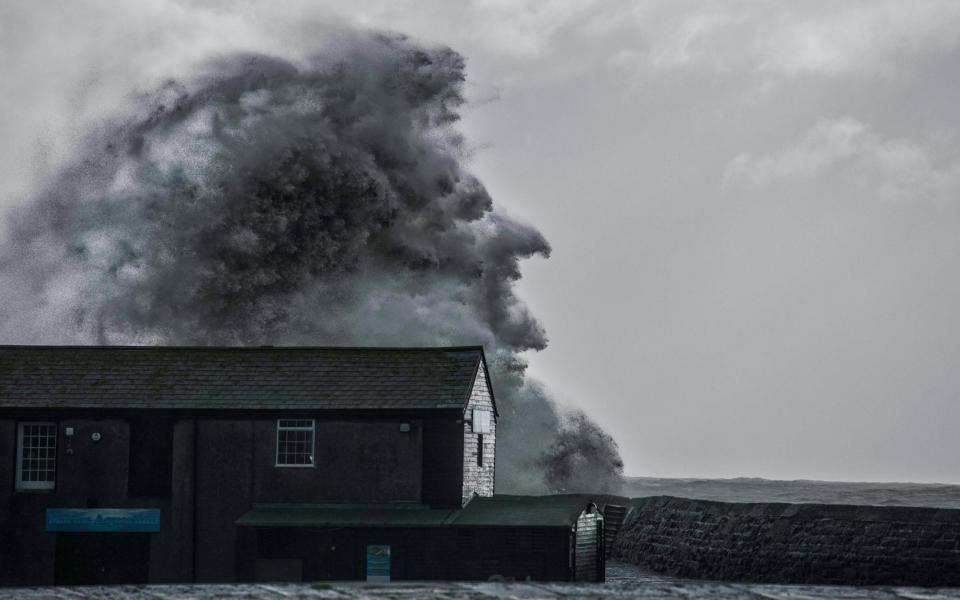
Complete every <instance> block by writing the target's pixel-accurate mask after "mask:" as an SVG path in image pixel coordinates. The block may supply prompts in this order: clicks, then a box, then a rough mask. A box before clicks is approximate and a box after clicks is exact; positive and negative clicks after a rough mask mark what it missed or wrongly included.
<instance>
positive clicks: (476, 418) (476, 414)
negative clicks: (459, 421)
mask: <svg viewBox="0 0 960 600" xmlns="http://www.w3.org/2000/svg"><path fill="white" fill-rule="evenodd" d="M473 432H474V433H490V411H489V410H484V409H482V408H475V409H473Z"/></svg>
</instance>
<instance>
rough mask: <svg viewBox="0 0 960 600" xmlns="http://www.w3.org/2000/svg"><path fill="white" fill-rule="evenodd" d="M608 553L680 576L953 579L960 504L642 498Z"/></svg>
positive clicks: (957, 570)
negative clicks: (912, 505) (930, 505)
mask: <svg viewBox="0 0 960 600" xmlns="http://www.w3.org/2000/svg"><path fill="white" fill-rule="evenodd" d="M612 552H613V556H614V557H616V558H618V559H621V560H625V561H628V562H631V563H633V564H636V565H640V566H642V567H644V568H648V569H652V570H654V571H657V572H661V573H666V574H670V575H674V576H678V577H685V578H696V579H713V580H724V581H745V582H771V583H804V584H807V583H822V584H848V585H920V586H957V585H960V510H953V509H936V508H910V507H876V506H841V505H821V504H739V503H737V504H733V503H723V502H709V501H704V500H689V499H683V498H672V497H655V498H645V499H642V500H639V501H638V502H637V504H636V507H635V508H634V510H633V511H632V512H631V513H630V515H629V516H628V517H627V520H626V522H625V523H624V525H623V529H622V530H621V533H620V535H619V536H618V538H617V540H616V542H615V543H614V546H613V549H612Z"/></svg>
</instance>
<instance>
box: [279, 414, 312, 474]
mask: <svg viewBox="0 0 960 600" xmlns="http://www.w3.org/2000/svg"><path fill="white" fill-rule="evenodd" d="M277 466H278V467H312V466H313V419H278V420H277Z"/></svg>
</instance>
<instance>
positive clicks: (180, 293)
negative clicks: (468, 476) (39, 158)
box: [0, 34, 619, 491]
mask: <svg viewBox="0 0 960 600" xmlns="http://www.w3.org/2000/svg"><path fill="white" fill-rule="evenodd" d="M463 80H464V63H463V59H462V58H461V57H460V56H459V55H458V54H457V53H455V52H453V51H452V50H450V49H447V48H422V47H420V46H417V45H415V44H413V43H410V42H409V41H407V40H406V39H405V38H402V37H398V36H385V35H377V36H370V35H358V34H344V35H340V36H337V38H336V40H335V43H332V44H330V45H328V46H327V47H326V48H324V50H323V51H322V52H319V53H317V54H316V55H315V56H314V57H312V58H309V59H306V60H303V61H299V62H292V61H286V60H281V59H278V58H273V57H266V56H254V55H244V56H231V57H222V58H219V59H217V60H216V61H214V62H211V63H209V64H208V65H206V67H205V68H204V69H203V70H202V71H201V72H200V74H199V75H197V76H195V77H192V78H187V79H184V80H182V81H176V82H170V83H168V84H167V85H165V86H163V87H162V88H161V89H160V90H159V91H158V92H156V93H155V94H151V95H149V96H146V97H141V98H139V99H138V101H137V102H136V103H135V106H134V108H133V109H132V110H131V114H129V115H126V116H125V117H123V118H118V119H116V120H115V121H114V122H110V123H106V124H105V125H104V126H103V127H101V129H100V130H99V131H97V132H95V133H94V134H91V136H90V140H89V142H88V143H87V144H86V147H85V148H84V150H83V152H82V153H81V155H80V156H79V157H78V159H77V160H76V162H75V163H74V164H73V165H72V166H70V167H68V168H66V169H65V170H63V172H62V173H61V174H60V175H59V176H58V177H57V178H56V179H55V180H54V181H52V182H51V184H50V186H49V187H48V188H47V189H46V191H45V192H44V193H42V194H41V195H39V196H38V197H37V198H36V199H35V200H34V201H33V202H31V203H28V204H27V205H26V206H24V207H23V208H21V209H20V210H18V211H17V213H16V214H15V215H14V218H13V226H12V229H11V232H10V235H9V238H8V239H7V240H6V242H5V243H4V247H3V249H2V253H0V277H2V283H3V286H2V290H0V301H2V302H3V306H4V307H5V314H3V315H2V321H0V328H2V333H3V335H4V338H5V339H6V340H7V341H19V342H50V343H65V342H73V343H93V342H99V343H171V344H228V345H233V344H263V343H270V344H331V345H332V344H353V345H366V344H368V345H385V344H394V345H441V344H467V343H478V342H479V343H483V344H484V345H485V346H486V347H487V349H488V352H489V357H490V363H491V370H493V371H494V378H493V380H494V382H496V385H497V389H496V393H497V394H498V398H499V400H500V407H501V411H502V412H503V413H504V414H505V416H506V418H505V419H504V420H503V426H502V428H501V430H500V441H501V443H502V446H501V448H502V451H501V454H500V455H501V462H500V464H499V465H498V469H497V473H498V480H499V482H500V489H501V490H502V491H539V490H542V489H546V484H545V482H543V480H542V477H541V476H540V474H541V471H540V470H539V469H540V467H542V466H543V465H545V464H550V460H551V459H552V455H551V454H549V453H548V454H544V451H549V450H550V449H554V450H556V449H558V448H568V447H569V445H568V446H562V447H561V446H558V440H560V439H563V438H558V432H559V431H560V430H561V425H560V424H561V419H560V417H559V416H558V414H557V412H556V410H555V408H554V406H553V403H552V402H551V401H550V400H549V398H548V397H547V395H546V394H545V393H544V391H543V389H542V388H541V387H540V386H539V385H538V384H536V383H535V382H531V381H529V380H526V379H525V378H524V373H523V372H524V367H525V364H524V363H523V361H522V360H521V359H520V358H519V357H518V353H520V352H523V351H525V350H531V349H542V348H544V347H545V345H546V336H545V334H544V331H543V329H542V327H541V326H540V325H539V323H537V321H536V319H534V318H533V316H532V315H531V314H530V313H529V311H528V310H527V308H526V306H525V305H524V304H523V303H522V302H521V301H520V300H519V299H518V298H517V297H516V295H515V293H514V283H515V282H516V280H517V279H519V277H520V271H519V262H520V261H521V260H522V259H524V258H528V257H530V256H534V255H538V254H539V255H543V256H546V255H548V254H549V250H550V249H549V245H548V244H547V242H546V240H545V239H544V238H543V236H542V235H541V234H540V233H539V232H538V231H537V230H536V229H534V228H532V227H530V226H528V225H525V224H522V223H519V222H517V221H515V220H513V219H511V218H509V217H507V216H506V215H504V214H502V213H500V212H498V211H495V210H494V209H493V206H492V202H491V199H490V196H489V195H488V194H487V192H486V190H485V189H484V187H483V185H482V184H481V183H480V182H479V181H478V180H477V179H476V178H475V177H474V176H472V175H471V174H470V173H469V172H467V171H466V170H465V168H464V166H463V163H464V150H463V144H464V142H463V139H462V137H461V135H460V134H459V132H458V131H457V130H456V129H455V128H454V126H453V125H454V124H455V122H456V121H457V118H458V115H457V112H456V111H457V108H458V106H460V104H461V103H462V97H461V86H462V83H463ZM567 433H568V434H569V435H576V431H575V430H570V431H568V432H567ZM612 451H613V452H614V453H615V452H616V448H615V446H613V447H612ZM564 452H566V450H564ZM591 456H592V455H591ZM558 459H559V460H563V461H565V462H564V464H566V463H567V462H569V460H568V455H567V454H562V455H560V456H559V458H558ZM591 460H592V459H591V458H590V457H585V458H584V460H583V461H581V463H582V465H583V468H586V469H592V470H593V471H594V472H595V474H597V476H598V477H600V478H602V477H604V476H608V477H609V478H610V480H611V481H615V482H618V481H619V473H618V472H616V471H615V470H609V469H608V468H607V465H606V464H604V463H597V464H593V463H592V462H591ZM581 463H578V464H581ZM534 469H537V470H536V471H535V470H534ZM604 469H607V470H604ZM548 471H549V469H548ZM558 472H559V471H558ZM566 472H567V471H564V473H566ZM604 473H606V475H604ZM568 480H569V481H568V483H571V482H573V483H571V484H572V485H575V482H576V481H577V479H576V474H570V475H569V477H568ZM554 484H555V482H553V483H552V484H551V485H554ZM565 487H569V486H565Z"/></svg>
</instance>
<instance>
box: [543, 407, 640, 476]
mask: <svg viewBox="0 0 960 600" xmlns="http://www.w3.org/2000/svg"><path fill="white" fill-rule="evenodd" d="M564 420H565V421H566V422H565V423H564V424H563V427H562V428H561V429H560V431H559V433H558V434H557V436H556V440H555V441H554V443H553V446H552V447H551V448H550V450H549V451H548V452H547V453H545V454H544V455H543V456H542V458H541V465H542V466H543V468H544V478H545V480H546V483H547V486H548V487H549V489H550V490H551V491H553V492H557V493H564V492H576V491H579V490H591V491H594V492H601V493H607V494H615V493H618V492H620V487H621V486H620V480H621V476H622V475H623V461H622V460H621V459H620V452H619V449H618V447H617V443H616V441H614V439H613V438H612V437H610V435H609V434H608V433H607V432H605V431H603V430H602V429H600V427H598V426H597V424H596V423H594V422H593V421H591V420H590V418H589V417H588V416H587V415H586V414H584V413H583V412H582V411H573V412H572V413H571V414H569V415H566V416H565V418H564ZM611 473H613V474H616V477H611Z"/></svg>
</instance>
